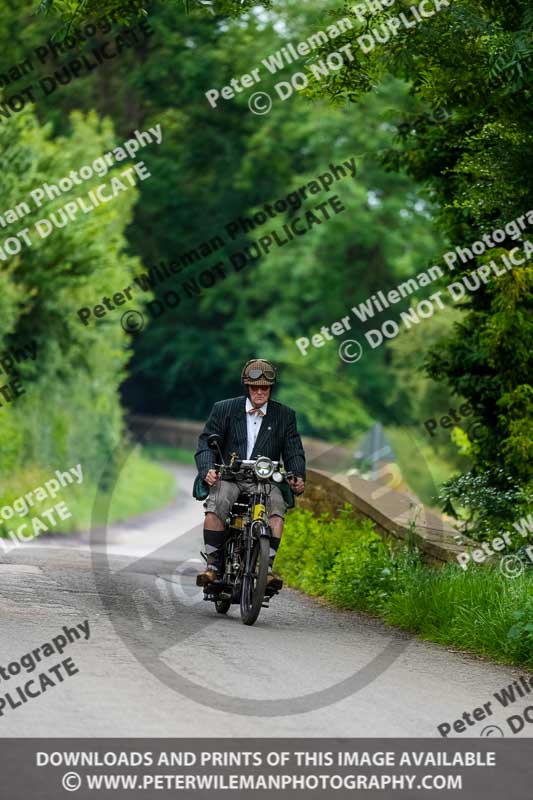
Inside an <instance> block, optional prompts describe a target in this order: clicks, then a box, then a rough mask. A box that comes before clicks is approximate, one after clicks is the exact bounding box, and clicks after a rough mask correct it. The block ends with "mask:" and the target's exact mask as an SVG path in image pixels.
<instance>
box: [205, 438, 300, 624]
mask: <svg viewBox="0 0 533 800" xmlns="http://www.w3.org/2000/svg"><path fill="white" fill-rule="evenodd" d="M220 441H221V440H220V437H219V436H218V435H217V434H216V433H214V434H212V435H211V436H210V437H209V439H208V446H209V447H210V448H211V449H212V450H215V451H216V452H217V453H218V456H219V459H220V463H219V464H215V469H216V471H217V472H218V473H219V474H220V477H221V479H222V478H224V479H226V480H236V479H237V480H245V479H253V480H255V481H256V483H257V484H258V487H257V491H255V492H253V493H251V494H248V493H246V492H241V494H240V495H239V497H238V498H237V500H236V502H235V503H234V504H233V506H232V507H231V510H230V513H229V517H228V518H227V520H226V524H225V543H224V559H223V565H224V574H223V576H222V578H221V579H220V580H218V581H214V582H213V583H211V584H209V585H208V586H205V587H204V600H208V601H212V602H214V603H215V608H216V610H217V612H218V613H219V614H227V612H228V611H229V609H230V607H231V605H232V603H239V604H240V611H241V619H242V622H243V623H244V624H245V625H253V624H254V622H255V621H256V620H257V617H258V616H259V613H260V611H261V608H268V607H269V603H270V600H271V598H272V597H274V595H276V594H278V590H277V589H276V588H273V587H267V578H268V559H269V552H270V536H271V530H270V526H269V524H268V515H267V505H268V495H269V494H270V492H271V489H272V486H273V485H277V486H279V488H280V490H281V491H282V494H283V495H284V498H285V501H286V502H287V505H288V507H289V508H292V507H293V506H294V495H293V492H292V489H291V487H290V485H289V483H288V480H289V478H291V477H292V473H291V472H286V471H285V470H283V469H280V467H279V464H278V462H277V461H272V460H271V459H270V458H267V457H266V456H259V457H258V458H256V459H254V460H251V461H247V460H245V459H241V458H238V456H237V454H236V453H233V454H232V456H231V459H230V463H229V464H225V463H224V457H223V455H222V452H221V450H220ZM204 558H205V556H204Z"/></svg>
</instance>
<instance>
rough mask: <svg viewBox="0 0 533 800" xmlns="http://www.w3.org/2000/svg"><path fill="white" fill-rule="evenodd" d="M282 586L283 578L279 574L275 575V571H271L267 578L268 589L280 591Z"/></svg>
mask: <svg viewBox="0 0 533 800" xmlns="http://www.w3.org/2000/svg"><path fill="white" fill-rule="evenodd" d="M282 588H283V581H282V580H281V578H280V577H279V576H278V575H274V573H273V572H271V573H270V574H269V576H268V578H267V589H275V590H276V591H277V592H279V590H280V589H282Z"/></svg>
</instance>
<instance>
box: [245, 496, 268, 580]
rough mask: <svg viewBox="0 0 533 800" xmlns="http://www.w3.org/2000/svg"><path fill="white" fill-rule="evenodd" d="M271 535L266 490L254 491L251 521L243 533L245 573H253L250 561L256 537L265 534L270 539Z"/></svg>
mask: <svg viewBox="0 0 533 800" xmlns="http://www.w3.org/2000/svg"><path fill="white" fill-rule="evenodd" d="M271 535H272V531H271V530H270V525H269V524H268V516H267V494H266V492H256V493H255V494H254V497H253V505H252V521H251V523H249V525H248V526H247V528H246V532H245V534H244V548H245V550H244V552H245V561H244V574H245V575H252V574H253V573H252V571H251V561H252V553H253V550H254V543H255V541H256V539H259V538H260V537H262V536H267V537H268V538H269V539H270V537H271Z"/></svg>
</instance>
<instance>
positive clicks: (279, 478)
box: [272, 470, 283, 483]
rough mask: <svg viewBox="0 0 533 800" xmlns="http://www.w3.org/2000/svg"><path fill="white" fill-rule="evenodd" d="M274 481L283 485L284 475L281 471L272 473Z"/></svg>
mask: <svg viewBox="0 0 533 800" xmlns="http://www.w3.org/2000/svg"><path fill="white" fill-rule="evenodd" d="M272 480H273V481H274V483H281V482H282V480H283V475H282V474H281V472H280V471H279V470H276V471H275V472H273V473H272Z"/></svg>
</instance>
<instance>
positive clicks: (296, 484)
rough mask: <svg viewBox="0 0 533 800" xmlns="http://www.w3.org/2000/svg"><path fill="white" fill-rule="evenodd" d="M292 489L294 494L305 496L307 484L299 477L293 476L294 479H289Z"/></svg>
mask: <svg viewBox="0 0 533 800" xmlns="http://www.w3.org/2000/svg"><path fill="white" fill-rule="evenodd" d="M288 482H289V484H290V487H291V489H292V491H293V492H294V494H303V493H304V490H305V482H304V479H303V478H300V477H299V476H297V475H293V476H292V478H289V479H288Z"/></svg>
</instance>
